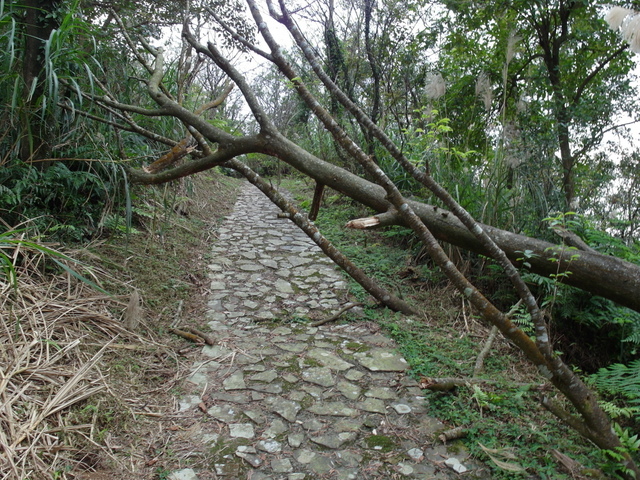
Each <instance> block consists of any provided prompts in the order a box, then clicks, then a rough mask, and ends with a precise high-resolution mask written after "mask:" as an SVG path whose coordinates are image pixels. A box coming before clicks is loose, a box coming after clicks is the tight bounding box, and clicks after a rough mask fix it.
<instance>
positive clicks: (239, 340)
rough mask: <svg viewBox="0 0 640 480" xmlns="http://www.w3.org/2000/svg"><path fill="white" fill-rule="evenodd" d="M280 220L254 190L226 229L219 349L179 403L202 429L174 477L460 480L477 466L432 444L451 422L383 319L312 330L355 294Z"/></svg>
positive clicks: (220, 256)
mask: <svg viewBox="0 0 640 480" xmlns="http://www.w3.org/2000/svg"><path fill="white" fill-rule="evenodd" d="M277 214H278V210H277V208H276V207H275V206H273V205H272V204H271V203H270V202H269V200H268V199H267V198H266V197H265V196H264V195H263V194H262V193H261V192H260V191H258V189H256V188H255V187H253V186H251V185H249V184H247V185H246V186H245V187H244V189H243V192H242V194H241V195H240V197H239V199H238V201H237V204H236V206H235V210H234V211H233V213H232V214H231V215H230V216H229V217H228V218H227V219H226V221H225V222H224V224H223V225H222V227H221V228H220V229H219V230H218V235H219V238H218V240H217V241H216V243H215V245H214V246H213V248H212V252H213V263H212V264H211V265H210V266H209V268H210V270H211V274H210V278H211V296H210V301H209V311H208V312H207V321H208V324H209V326H210V327H211V330H212V331H213V332H214V336H215V338H216V340H217V341H218V343H217V344H216V345H214V346H206V347H204V348H203V350H202V354H201V359H200V360H199V361H197V362H196V363H195V364H194V366H193V370H192V373H191V375H190V376H189V377H188V379H187V382H186V388H187V390H188V391H189V394H187V395H184V396H183V397H182V398H181V399H180V401H179V403H180V412H179V413H178V415H182V416H184V417H185V418H189V419H192V420H193V422H192V426H191V427H190V428H188V429H186V431H184V432H182V433H181V434H180V435H176V436H175V438H174V439H173V447H174V448H175V450H176V451H177V452H179V453H177V454H176V455H178V456H180V455H182V457H181V458H182V461H181V463H182V465H183V467H184V468H181V469H180V470H176V471H174V472H173V473H172V474H171V475H170V476H169V478H170V479H172V480H194V479H197V480H206V479H214V478H229V479H251V480H266V479H273V480H302V479H342V480H347V479H357V480H360V479H396V478H397V479H400V478H410V479H414V478H419V479H449V478H457V477H458V474H457V473H454V471H457V470H461V469H464V468H465V467H464V466H462V465H461V464H460V463H457V462H458V460H460V461H462V462H463V463H464V464H465V465H466V467H469V465H468V464H467V460H466V459H465V458H464V457H463V456H461V455H460V454H457V455H455V457H453V455H450V454H448V453H447V450H446V448H445V447H444V446H442V445H439V446H436V445H431V444H430V443H429V440H430V439H431V438H432V437H433V432H435V431H437V430H438V429H440V428H442V425H441V424H440V423H439V422H438V421H437V420H435V419H433V418H431V417H429V416H428V415H427V411H426V407H425V402H424V400H423V398H422V397H421V390H420V388H418V386H417V385H416V384H415V382H414V381H413V380H411V379H410V378H409V377H408V376H406V372H405V370H406V369H407V363H406V362H405V360H404V359H403V358H402V357H401V356H400V355H399V354H398V353H397V351H396V350H395V348H394V343H393V341H391V340H389V339H388V338H386V337H385V336H383V335H382V334H381V333H379V332H378V331H377V330H376V328H375V327H374V328H372V326H371V324H370V323H369V322H360V323H357V322H356V323H351V324H348V325H340V324H336V323H330V324H326V325H323V326H321V327H317V328H314V327H310V326H308V325H305V323H304V322H305V321H306V320H308V316H309V315H310V314H312V313H316V314H317V313H318V312H319V313H320V315H319V316H322V317H325V316H329V315H331V314H332V313H335V312H336V311H337V310H338V309H339V308H340V307H341V306H342V304H343V303H344V301H345V299H344V297H345V294H346V287H347V285H346V282H345V280H344V277H343V276H342V274H341V273H340V272H339V271H338V270H337V269H336V268H335V267H334V266H333V264H332V263H331V261H330V260H328V259H327V258H326V257H324V255H323V254H322V252H321V251H320V250H319V248H317V247H316V246H315V244H313V243H312V242H311V241H310V240H309V239H308V238H307V237H306V236H305V235H304V234H303V233H302V232H301V231H300V230H299V229H298V228H297V227H296V226H295V225H293V223H291V222H290V221H289V220H288V219H281V218H277ZM305 319H306V320H305ZM181 436H182V437H181ZM181 438H182V440H183V441H184V444H185V445H189V451H188V452H185V451H184V450H181V449H180V441H181ZM194 446H195V447H194ZM456 469H457V470H456ZM473 470H474V469H473V468H471V470H470V471H468V472H467V473H466V474H465V477H466V478H469V474H471V477H472V478H473V477H475V475H474V471H473Z"/></svg>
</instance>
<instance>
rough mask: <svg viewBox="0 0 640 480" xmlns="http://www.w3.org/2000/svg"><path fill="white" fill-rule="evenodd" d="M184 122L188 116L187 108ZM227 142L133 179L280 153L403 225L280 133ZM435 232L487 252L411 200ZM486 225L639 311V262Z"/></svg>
mask: <svg viewBox="0 0 640 480" xmlns="http://www.w3.org/2000/svg"><path fill="white" fill-rule="evenodd" d="M181 113H182V114H183V120H186V118H184V117H185V114H184V112H181ZM198 127H200V131H201V132H202V133H203V135H204V136H205V137H207V138H209V139H210V140H212V141H215V139H216V137H217V132H211V133H210V134H208V133H209V132H207V126H205V125H202V124H199V125H198ZM225 140H226V141H225V143H224V146H223V147H222V148H220V147H219V149H218V150H217V151H215V152H214V153H213V154H211V155H209V156H208V157H205V158H200V159H196V160H194V161H191V162H187V163H185V164H183V165H180V166H179V167H175V168H173V169H171V170H165V171H163V172H160V173H157V174H149V173H145V172H143V171H141V170H133V169H131V170H129V177H130V180H131V182H132V183H141V184H155V183H164V182H167V181H169V180H173V179H176V178H181V177H184V176H187V175H191V174H193V173H196V172H200V171H204V170H208V169H210V168H212V167H214V166H216V165H224V162H225V161H226V160H230V159H231V158H234V157H235V156H236V155H239V154H243V153H249V152H254V153H264V154H267V155H271V156H274V157H277V158H279V159H281V160H282V161H284V162H285V163H287V164H289V165H291V166H292V167H294V168H295V169H297V170H299V171H300V172H302V173H304V174H305V175H307V176H309V177H311V178H313V179H314V180H316V181H317V182H318V183H322V184H324V185H326V186H327V187H330V188H332V189H334V190H336V191H338V192H340V193H343V194H344V195H346V196H348V197H350V198H352V199H354V200H356V201H357V202H359V203H361V204H363V205H366V206H368V207H370V208H371V209H373V210H374V211H376V212H379V213H381V215H380V216H379V217H378V218H379V219H380V220H381V222H382V224H384V225H391V224H402V221H401V220H400V217H399V216H398V215H397V214H395V212H394V211H393V207H392V205H391V204H390V203H389V202H388V201H387V200H386V193H385V191H384V189H383V188H382V187H381V186H379V185H377V184H375V183H372V182H369V181H368V180H366V179H364V178H362V177H359V176H357V175H354V174H353V173H351V172H349V171H347V170H345V169H343V168H340V167H338V166H336V165H333V164H331V163H328V162H325V161H323V160H321V159H320V158H318V157H316V156H315V155H312V154H311V153H309V152H308V151H306V150H304V149H303V148H301V147H299V146H298V145H296V144H295V143H293V142H291V141H290V140H289V139H287V138H286V137H284V136H283V135H281V134H279V133H275V132H269V134H259V135H255V136H251V137H236V138H232V139H225ZM408 203H409V204H410V206H411V208H412V209H413V211H414V212H415V213H416V214H417V215H418V216H419V217H420V218H421V220H422V221H423V222H424V224H425V225H426V226H427V228H429V230H430V231H431V232H432V233H433V235H434V236H435V237H436V238H437V239H438V240H441V241H443V242H447V243H450V244H452V245H455V246H457V247H460V248H463V249H465V250H470V251H472V252H475V253H479V254H482V255H488V252H487V251H486V250H485V249H484V248H483V247H482V246H481V245H480V243H479V242H478V240H477V238H476V237H475V236H474V235H473V234H472V233H471V232H470V231H469V230H468V229H467V228H466V227H465V226H464V225H463V224H462V222H460V220H458V218H456V217H455V216H454V215H453V214H451V213H450V212H448V211H446V210H443V209H442V208H439V207H436V206H433V205H429V204H425V203H420V202H416V201H409V202H408ZM481 227H482V228H483V229H484V230H485V231H486V232H487V233H488V234H489V236H490V237H491V238H492V239H493V240H494V242H495V243H496V244H497V245H498V246H499V247H500V248H501V249H502V250H504V252H505V253H506V254H507V256H508V257H509V259H510V260H511V261H512V262H513V263H514V264H520V263H521V262H522V259H523V257H524V252H529V253H527V258H526V262H527V263H528V264H529V265H530V266H529V267H528V270H529V271H531V272H533V273H537V274H539V275H542V276H546V277H548V276H551V275H558V274H566V275H561V277H556V278H561V279H562V282H563V283H565V284H567V285H571V286H573V287H577V288H580V289H582V290H585V291H587V292H590V293H592V294H594V295H599V296H602V297H605V298H608V299H610V300H613V301H615V302H617V303H619V304H620V305H623V306H625V307H628V308H631V309H633V310H636V311H638V312H640V295H638V294H637V292H639V291H640V266H638V265H635V264H633V263H629V262H626V261H624V260H621V259H619V258H617V257H612V256H608V255H601V254H599V253H594V252H588V251H582V250H580V251H577V250H574V249H572V248H569V247H562V246H559V245H556V244H553V243H550V242H546V241H543V240H538V239H536V238H531V237H527V236H524V235H520V234H517V233H513V232H509V231H506V230H500V229H498V228H494V227H491V226H488V225H481Z"/></svg>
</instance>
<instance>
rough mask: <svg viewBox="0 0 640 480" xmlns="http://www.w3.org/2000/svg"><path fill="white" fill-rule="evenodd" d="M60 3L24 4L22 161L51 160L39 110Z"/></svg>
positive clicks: (31, 1)
mask: <svg viewBox="0 0 640 480" xmlns="http://www.w3.org/2000/svg"><path fill="white" fill-rule="evenodd" d="M58 3H59V2H58V1H56V0H26V1H25V2H24V6H23V8H24V11H25V13H24V53H23V57H22V82H23V94H22V98H23V101H24V104H23V111H22V132H21V133H22V135H21V138H20V159H21V160H22V161H23V162H32V161H34V160H37V159H39V158H47V157H48V156H49V152H50V149H51V146H50V145H49V143H48V141H47V122H46V120H44V119H43V118H42V116H41V115H38V114H37V112H36V110H37V108H38V103H39V101H40V97H42V95H43V93H44V84H45V83H44V78H43V77H44V72H45V61H46V59H45V58H44V44H45V42H46V41H47V40H48V39H49V37H50V36H51V32H52V31H53V30H54V29H55V28H56V27H57V24H58V22H57V20H56V18H55V15H53V13H54V12H55V9H56V7H57V6H58Z"/></svg>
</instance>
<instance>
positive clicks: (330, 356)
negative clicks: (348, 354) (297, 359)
mask: <svg viewBox="0 0 640 480" xmlns="http://www.w3.org/2000/svg"><path fill="white" fill-rule="evenodd" d="M307 357H309V358H311V359H313V360H315V361H316V362H318V363H319V364H320V365H322V366H323V367H327V368H330V369H331V370H337V371H339V372H341V371H343V370H349V369H350V368H351V367H353V364H352V363H349V362H346V361H344V360H343V359H342V358H340V356H338V355H336V354H335V353H333V352H331V351H329V350H325V349H323V348H314V349H311V350H309V351H308V352H307Z"/></svg>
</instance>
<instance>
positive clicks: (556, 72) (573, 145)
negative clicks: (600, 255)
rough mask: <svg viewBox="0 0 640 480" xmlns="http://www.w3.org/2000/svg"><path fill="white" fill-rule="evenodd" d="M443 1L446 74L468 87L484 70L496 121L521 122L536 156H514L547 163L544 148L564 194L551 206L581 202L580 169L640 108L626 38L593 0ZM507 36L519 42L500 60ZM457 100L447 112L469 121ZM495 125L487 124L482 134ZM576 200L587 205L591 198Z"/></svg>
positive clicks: (567, 206) (569, 206)
mask: <svg viewBox="0 0 640 480" xmlns="http://www.w3.org/2000/svg"><path fill="white" fill-rule="evenodd" d="M443 4H444V6H445V7H446V8H447V9H448V11H449V12H450V14H451V22H450V23H449V24H448V25H449V27H450V31H449V33H448V41H447V43H446V45H445V49H444V51H443V57H442V58H443V60H444V62H443V67H442V68H443V73H445V76H447V78H448V80H449V81H450V82H452V83H454V84H457V85H462V84H466V85H467V87H466V88H467V90H468V91H470V90H471V88H472V84H473V82H474V80H475V79H476V78H478V75H479V74H480V72H482V71H485V72H487V73H488V74H489V78H490V79H491V81H492V84H493V85H492V91H493V92H494V93H497V94H496V95H495V97H496V100H497V101H496V102H495V103H494V104H493V106H492V107H491V108H492V110H493V112H494V116H493V119H494V120H495V121H497V122H499V123H502V125H501V128H502V129H504V128H506V127H507V125H506V123H508V122H513V124H514V125H517V127H518V128H519V130H520V132H522V133H523V134H525V138H524V139H523V141H526V142H527V144H528V146H529V147H528V148H527V150H528V151H530V152H531V151H533V152H534V154H535V155H537V156H538V158H535V156H534V157H533V158H531V157H530V158H528V159H527V158H521V159H520V164H524V163H525V162H539V165H540V164H542V165H544V164H545V162H544V160H543V157H547V159H548V162H547V165H548V166H547V167H543V168H547V169H550V173H551V176H552V177H554V178H556V179H557V180H556V181H555V183H556V185H557V187H556V188H558V189H560V190H561V191H562V194H563V198H564V201H563V202H562V204H558V205H552V208H557V209H563V210H566V209H573V210H575V209H578V208H580V205H579V203H580V200H581V199H580V197H581V182H582V179H581V176H583V175H584V177H587V178H588V170H589V169H590V168H593V163H594V162H596V161H597V158H596V157H595V155H594V152H595V151H596V150H597V148H598V147H599V146H600V145H601V143H602V141H603V136H604V134H605V133H606V132H608V131H611V130H612V129H615V128H617V126H616V121H617V120H618V119H619V118H620V116H621V115H622V114H629V115H631V116H632V117H637V91H636V89H635V88H634V87H633V85H632V84H631V79H632V75H631V69H632V67H633V61H632V59H631V57H630V54H629V52H628V48H627V46H626V45H620V42H619V40H618V39H617V38H616V36H615V35H613V34H612V32H610V31H609V30H608V29H606V28H603V20H602V18H601V14H600V12H599V11H598V8H597V5H596V4H595V3H593V2H589V1H586V0H561V1H542V2H522V1H514V0H508V1H506V0H503V1H496V2H484V3H482V4H481V5H477V6H474V7H473V9H472V8H471V7H470V4H468V3H466V2H457V1H445V2H443ZM476 7H477V8H476ZM510 38H511V39H514V38H515V39H516V45H515V51H512V58H510V59H509V60H508V61H506V60H505V54H507V52H508V51H509V49H510V48H513V45H509V39H510ZM487 60H488V61H487ZM454 88H455V89H456V91H459V89H460V87H454ZM469 97H470V96H467V98H469ZM457 101H458V100H457V99H452V100H451V111H450V112H449V113H450V114H451V115H454V116H456V117H458V116H459V117H460V119H461V121H463V122H465V123H466V125H471V124H472V122H471V119H470V118H469V117H468V114H465V112H460V111H456V110H457V109H456V108H455V106H454V104H453V103H454V102H457ZM505 119H506V120H507V122H505V121H504V120H505ZM618 121H619V120H618ZM458 127H459V128H463V125H458ZM491 128H492V127H491V125H487V126H486V127H485V129H486V130H485V131H486V132H487V134H489V132H490V130H491ZM494 131H495V130H494ZM536 144H537V146H536ZM556 158H557V159H556ZM541 160H543V161H542V162H541ZM554 170H555V171H557V172H558V174H555V173H554ZM585 180H586V178H585ZM582 201H583V204H584V205H583V206H582V207H583V208H585V207H588V199H582Z"/></svg>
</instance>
